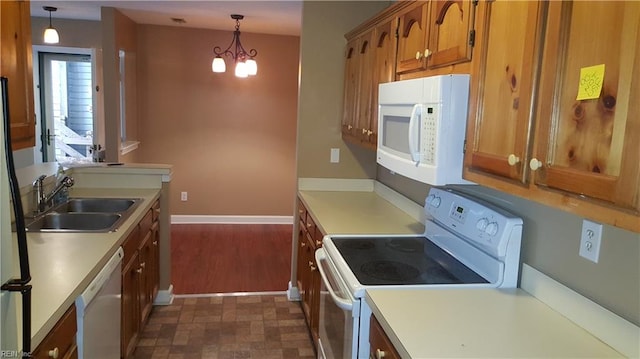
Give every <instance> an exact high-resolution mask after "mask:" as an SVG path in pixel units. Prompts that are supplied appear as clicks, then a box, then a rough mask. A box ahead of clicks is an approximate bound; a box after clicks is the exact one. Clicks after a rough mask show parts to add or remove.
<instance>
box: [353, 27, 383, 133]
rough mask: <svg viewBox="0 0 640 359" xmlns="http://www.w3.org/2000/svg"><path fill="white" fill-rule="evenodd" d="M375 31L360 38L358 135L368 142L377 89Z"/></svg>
mask: <svg viewBox="0 0 640 359" xmlns="http://www.w3.org/2000/svg"><path fill="white" fill-rule="evenodd" d="M374 46H375V45H374V31H373V30H370V31H368V32H366V33H364V34H363V35H361V36H359V41H358V57H359V59H358V89H357V91H356V93H357V96H358V100H357V101H358V102H357V114H358V120H357V121H356V126H355V127H356V135H357V137H358V138H360V140H361V141H365V142H368V141H369V136H370V134H371V133H372V132H370V131H371V128H370V127H369V126H370V125H371V118H372V116H373V106H374V105H373V104H374V99H373V88H374V87H377V86H378V84H377V80H376V78H375V75H376V73H375V71H374V65H375V50H374V49H375V47H374Z"/></svg>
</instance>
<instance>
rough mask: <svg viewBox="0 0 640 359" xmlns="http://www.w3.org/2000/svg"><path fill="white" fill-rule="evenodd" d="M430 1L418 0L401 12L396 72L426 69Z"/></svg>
mask: <svg viewBox="0 0 640 359" xmlns="http://www.w3.org/2000/svg"><path fill="white" fill-rule="evenodd" d="M428 19H429V2H428V1H416V3H415V5H414V6H412V7H411V8H410V9H408V10H406V12H404V13H402V14H400V16H399V25H398V55H397V62H396V66H397V67H396V72H397V73H399V74H401V73H407V72H413V71H420V70H426V68H427V67H426V65H427V56H428V54H426V55H425V52H426V50H427V49H428V48H429V46H428V41H429V27H428V26H429V24H428Z"/></svg>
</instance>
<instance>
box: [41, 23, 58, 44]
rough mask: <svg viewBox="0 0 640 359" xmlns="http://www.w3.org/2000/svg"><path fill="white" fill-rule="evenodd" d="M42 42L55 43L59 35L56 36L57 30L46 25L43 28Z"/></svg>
mask: <svg viewBox="0 0 640 359" xmlns="http://www.w3.org/2000/svg"><path fill="white" fill-rule="evenodd" d="M44 42H45V43H46V44H57V43H58V42H60V36H58V31H56V29H54V28H52V27H48V28H47V29H46V30H44Z"/></svg>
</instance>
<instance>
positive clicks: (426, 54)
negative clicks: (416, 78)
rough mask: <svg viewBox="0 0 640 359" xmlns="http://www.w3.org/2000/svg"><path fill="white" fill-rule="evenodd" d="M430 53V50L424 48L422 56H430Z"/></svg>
mask: <svg viewBox="0 0 640 359" xmlns="http://www.w3.org/2000/svg"><path fill="white" fill-rule="evenodd" d="M431 54H433V52H431V50H429V49H424V57H429V56H431Z"/></svg>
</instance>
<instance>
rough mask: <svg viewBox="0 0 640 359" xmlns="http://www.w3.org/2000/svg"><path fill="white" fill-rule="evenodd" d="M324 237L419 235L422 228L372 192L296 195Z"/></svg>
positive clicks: (404, 213)
mask: <svg viewBox="0 0 640 359" xmlns="http://www.w3.org/2000/svg"><path fill="white" fill-rule="evenodd" d="M299 196H300V198H301V199H302V202H303V203H304V205H305V206H306V207H307V209H308V210H309V212H310V213H311V216H312V218H313V220H314V222H316V224H317V225H318V226H319V227H320V229H321V230H322V232H323V233H325V234H422V233H424V225H423V224H422V223H421V222H420V221H418V220H416V219H415V218H413V217H411V216H409V215H408V214H407V213H406V212H404V211H402V210H401V209H399V208H398V207H396V206H395V205H394V204H392V203H391V202H389V201H387V200H386V199H384V198H383V197H381V196H380V195H378V193H376V192H373V191H371V192H365V191H361V192H360V191H353V192H351V191H300V192H299Z"/></svg>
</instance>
